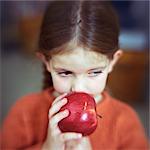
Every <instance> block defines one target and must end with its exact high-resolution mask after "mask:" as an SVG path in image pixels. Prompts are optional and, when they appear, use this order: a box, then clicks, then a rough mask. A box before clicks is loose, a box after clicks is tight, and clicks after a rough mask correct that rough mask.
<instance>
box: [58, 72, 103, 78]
mask: <svg viewBox="0 0 150 150" xmlns="http://www.w3.org/2000/svg"><path fill="white" fill-rule="evenodd" d="M101 73H103V72H102V71H94V72H91V73H88V74H89V75H90V77H95V76H97V75H99V74H101ZM71 74H72V72H70V71H66V72H58V75H60V76H61V77H68V76H69V75H71Z"/></svg>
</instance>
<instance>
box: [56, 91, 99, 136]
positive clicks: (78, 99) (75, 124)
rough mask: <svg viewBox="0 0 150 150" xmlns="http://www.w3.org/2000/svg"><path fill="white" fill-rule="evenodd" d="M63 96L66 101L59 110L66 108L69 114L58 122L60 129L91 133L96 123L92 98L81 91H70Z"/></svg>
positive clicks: (85, 133) (85, 134) (83, 133)
mask: <svg viewBox="0 0 150 150" xmlns="http://www.w3.org/2000/svg"><path fill="white" fill-rule="evenodd" d="M65 98H67V100H68V102H67V104H66V105H64V106H63V107H62V108H61V109H60V111H63V110H65V109H68V110H69V115H68V116H67V117H66V118H64V119H62V120H61V121H60V122H59V123H58V126H59V128H60V130H61V131H62V132H77V133H82V135H83V136H88V135H90V134H92V133H93V132H94V131H95V129H96V127H97V123H98V120H97V112H96V103H95V100H94V98H93V97H92V96H90V95H89V94H87V93H83V92H72V93H70V94H68V95H67V96H65Z"/></svg>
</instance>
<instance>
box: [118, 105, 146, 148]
mask: <svg viewBox="0 0 150 150" xmlns="http://www.w3.org/2000/svg"><path fill="white" fill-rule="evenodd" d="M117 126H118V127H117V129H118V137H119V138H118V143H120V144H119V147H118V149H120V150H131V149H137V150H148V141H147V138H146V136H145V134H144V128H143V127H142V124H141V122H140V120H139V118H138V116H137V114H136V112H135V111H134V110H133V109H132V108H130V107H129V106H126V107H125V108H124V109H123V110H122V112H121V113H120V117H119V119H118V124H117Z"/></svg>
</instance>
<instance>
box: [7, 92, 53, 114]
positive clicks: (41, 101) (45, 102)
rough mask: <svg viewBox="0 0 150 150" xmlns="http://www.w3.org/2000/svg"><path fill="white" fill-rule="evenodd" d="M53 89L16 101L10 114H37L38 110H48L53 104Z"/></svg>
mask: <svg viewBox="0 0 150 150" xmlns="http://www.w3.org/2000/svg"><path fill="white" fill-rule="evenodd" d="M52 99H53V97H52V95H51V89H46V90H43V91H39V92H33V93H29V94H27V95H25V96H22V97H20V98H19V99H17V100H16V102H15V103H14V104H13V106H12V107H11V109H10V112H9V114H20V115H21V114H22V113H25V114H26V115H27V114H28V113H35V112H38V111H37V110H41V109H42V110H44V109H48V108H49V106H50V105H51V102H52Z"/></svg>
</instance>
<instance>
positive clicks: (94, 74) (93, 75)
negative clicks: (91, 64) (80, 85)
mask: <svg viewBox="0 0 150 150" xmlns="http://www.w3.org/2000/svg"><path fill="white" fill-rule="evenodd" d="M101 73H102V71H101V70H99V71H94V72H89V73H88V74H89V76H90V77H96V76H98V75H99V74H101Z"/></svg>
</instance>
